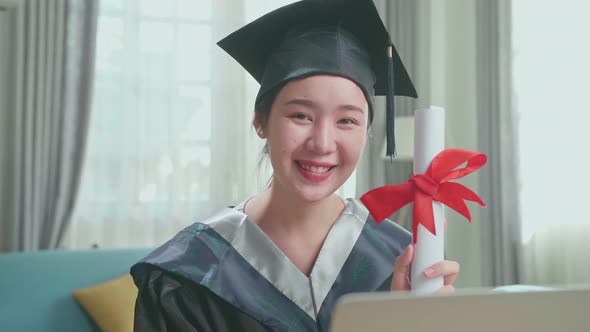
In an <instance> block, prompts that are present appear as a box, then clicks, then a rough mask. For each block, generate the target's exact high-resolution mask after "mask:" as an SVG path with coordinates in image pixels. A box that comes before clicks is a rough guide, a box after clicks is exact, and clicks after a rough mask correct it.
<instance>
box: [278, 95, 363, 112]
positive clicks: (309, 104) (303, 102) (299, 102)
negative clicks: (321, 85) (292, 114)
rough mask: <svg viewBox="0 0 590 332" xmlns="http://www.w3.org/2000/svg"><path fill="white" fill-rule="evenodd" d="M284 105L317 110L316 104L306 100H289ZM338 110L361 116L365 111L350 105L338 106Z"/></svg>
mask: <svg viewBox="0 0 590 332" xmlns="http://www.w3.org/2000/svg"><path fill="white" fill-rule="evenodd" d="M284 105H301V106H305V107H308V108H311V109H316V108H318V106H317V104H316V103H314V102H313V101H311V100H308V99H301V98H294V99H291V100H289V101H287V102H286V103H285V104H284ZM338 109H342V110H348V111H358V112H361V113H363V114H364V113H365V111H364V110H363V109H362V108H360V107H358V106H355V105H352V104H343V105H340V106H338Z"/></svg>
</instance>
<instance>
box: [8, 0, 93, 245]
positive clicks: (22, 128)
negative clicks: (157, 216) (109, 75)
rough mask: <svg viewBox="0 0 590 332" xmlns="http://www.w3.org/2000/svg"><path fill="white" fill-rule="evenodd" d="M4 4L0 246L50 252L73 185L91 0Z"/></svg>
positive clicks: (82, 141)
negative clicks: (48, 250)
mask: <svg viewBox="0 0 590 332" xmlns="http://www.w3.org/2000/svg"><path fill="white" fill-rule="evenodd" d="M4 3H5V4H6V8H4V7H3V9H4V12H3V14H2V17H3V19H4V20H5V21H3V22H4V23H3V24H2V27H1V28H2V32H1V33H0V34H1V35H3V36H4V38H3V40H2V42H1V43H0V75H1V76H2V78H1V79H0V81H3V82H2V83H5V85H4V84H2V83H0V89H2V90H3V91H2V92H1V93H0V144H1V145H2V148H1V149H0V150H1V151H0V153H1V154H2V155H3V158H2V160H0V177H1V178H2V185H1V186H0V188H2V191H3V193H2V197H0V251H32V250H39V249H54V248H56V247H57V246H58V244H59V243H60V240H61V239H62V238H63V235H64V232H65V230H66V227H67V224H68V221H69V220H70V219H71V215H72V212H73V208H74V202H75V199H76V197H77V193H78V188H79V183H80V174H81V170H82V160H83V157H84V150H85V147H86V138H87V128H88V122H89V117H90V109H91V92H92V83H93V77H92V76H93V75H92V74H93V67H94V54H95V40H96V39H95V37H96V16H97V3H98V1H97V0H84V1H69V0H23V1H15V2H12V4H11V3H10V2H8V3H7V2H4ZM4 29H6V30H4Z"/></svg>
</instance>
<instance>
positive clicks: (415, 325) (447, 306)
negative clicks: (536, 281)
mask: <svg viewBox="0 0 590 332" xmlns="http://www.w3.org/2000/svg"><path fill="white" fill-rule="evenodd" d="M330 331H331V332H385V331H387V332H418V331H419V332H429V331H433V332H434V331H436V332H445V331H449V332H451V331H452V332H499V331H500V332H505V331H515V332H533V331H534V332H556V331H557V332H582V331H583V332H589V331H590V288H585V289H584V288H578V289H561V290H551V289H543V290H535V291H527V292H505V291H504V292H499V291H492V290H489V289H488V290H458V291H457V292H456V293H455V294H451V295H432V296H418V295H411V294H408V293H403V294H400V293H397V294H394V293H359V294H352V295H346V296H343V297H342V298H341V299H340V300H339V302H338V303H337V305H336V308H335V310H334V314H333V316H332V324H331V329H330Z"/></svg>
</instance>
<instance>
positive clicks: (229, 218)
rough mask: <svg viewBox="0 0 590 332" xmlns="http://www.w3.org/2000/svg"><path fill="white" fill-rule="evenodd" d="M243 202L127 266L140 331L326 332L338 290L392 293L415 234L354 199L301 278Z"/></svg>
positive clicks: (136, 327)
mask: <svg viewBox="0 0 590 332" xmlns="http://www.w3.org/2000/svg"><path fill="white" fill-rule="evenodd" d="M242 206H243V205H240V206H238V207H236V208H233V209H232V208H227V209H223V210H222V211H220V212H219V213H217V214H215V215H213V216H211V217H209V218H207V219H205V220H203V221H200V222H197V223H195V224H193V225H191V226H189V227H187V228H186V229H184V230H183V231H181V232H180V233H179V234H178V235H176V236H175V237H174V238H173V239H172V240H170V241H168V242H167V243H166V244H164V245H162V246H161V247H159V248H158V249H156V250H155V251H154V252H152V253H151V254H150V255H148V256H147V257H146V258H144V259H143V260H141V261H140V262H139V263H137V264H136V265H134V266H133V267H132V268H131V274H132V276H133V278H134V281H135V283H136V285H137V286H138V288H139V293H138V298H137V303H136V309H135V310H136V312H135V330H136V331H199V332H209V331H253V332H257V331H325V332H327V331H328V330H329V325H330V320H331V314H332V311H333V309H334V305H335V304H336V301H337V300H338V299H339V298H340V297H341V296H342V295H344V294H348V293H355V292H373V291H380V290H388V289H389V284H390V280H391V276H392V273H393V264H394V262H395V258H396V257H397V256H399V255H400V254H401V253H402V252H403V250H404V249H405V247H406V246H407V245H408V244H409V243H410V242H411V241H412V237H411V234H410V233H409V232H407V231H406V230H404V229H403V228H402V227H400V226H398V225H396V224H394V223H393V222H391V221H389V220H385V221H384V222H382V223H380V224H377V223H376V222H375V221H374V220H373V219H372V218H371V217H370V215H369V213H368V211H367V210H366V208H365V207H364V206H363V205H362V203H361V202H359V201H358V200H348V202H347V205H346V208H345V209H344V211H343V213H342V214H341V215H340V217H339V218H338V220H337V221H336V223H335V224H334V226H333V227H332V228H331V230H330V232H329V234H328V236H327V237H326V240H325V242H324V244H323V246H322V248H321V250H320V253H319V255H318V258H317V260H316V262H315V265H314V266H313V269H312V272H311V274H310V276H309V277H308V276H306V275H305V274H303V273H302V272H301V271H300V270H298V269H297V267H295V265H294V264H293V263H292V262H291V261H290V260H289V259H288V258H287V257H286V256H285V255H284V254H283V253H282V252H281V251H280V249H279V248H278V247H277V246H276V245H275V244H274V243H273V242H272V241H271V240H270V239H269V238H268V237H267V236H266V234H264V232H262V230H260V228H258V226H257V225H256V224H255V223H254V222H253V221H252V220H251V219H249V218H248V217H247V216H246V215H245V214H244V213H243V210H242Z"/></svg>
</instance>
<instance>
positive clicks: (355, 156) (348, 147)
mask: <svg viewBox="0 0 590 332" xmlns="http://www.w3.org/2000/svg"><path fill="white" fill-rule="evenodd" d="M366 141H367V133H366V131H364V130H359V132H358V133H354V134H352V135H347V136H346V138H345V140H344V141H343V143H344V144H343V146H344V149H343V150H344V154H345V155H346V158H347V159H348V160H350V161H354V162H355V163H356V162H358V160H359V159H360V157H361V154H362V153H363V149H364V148H365V144H366Z"/></svg>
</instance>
